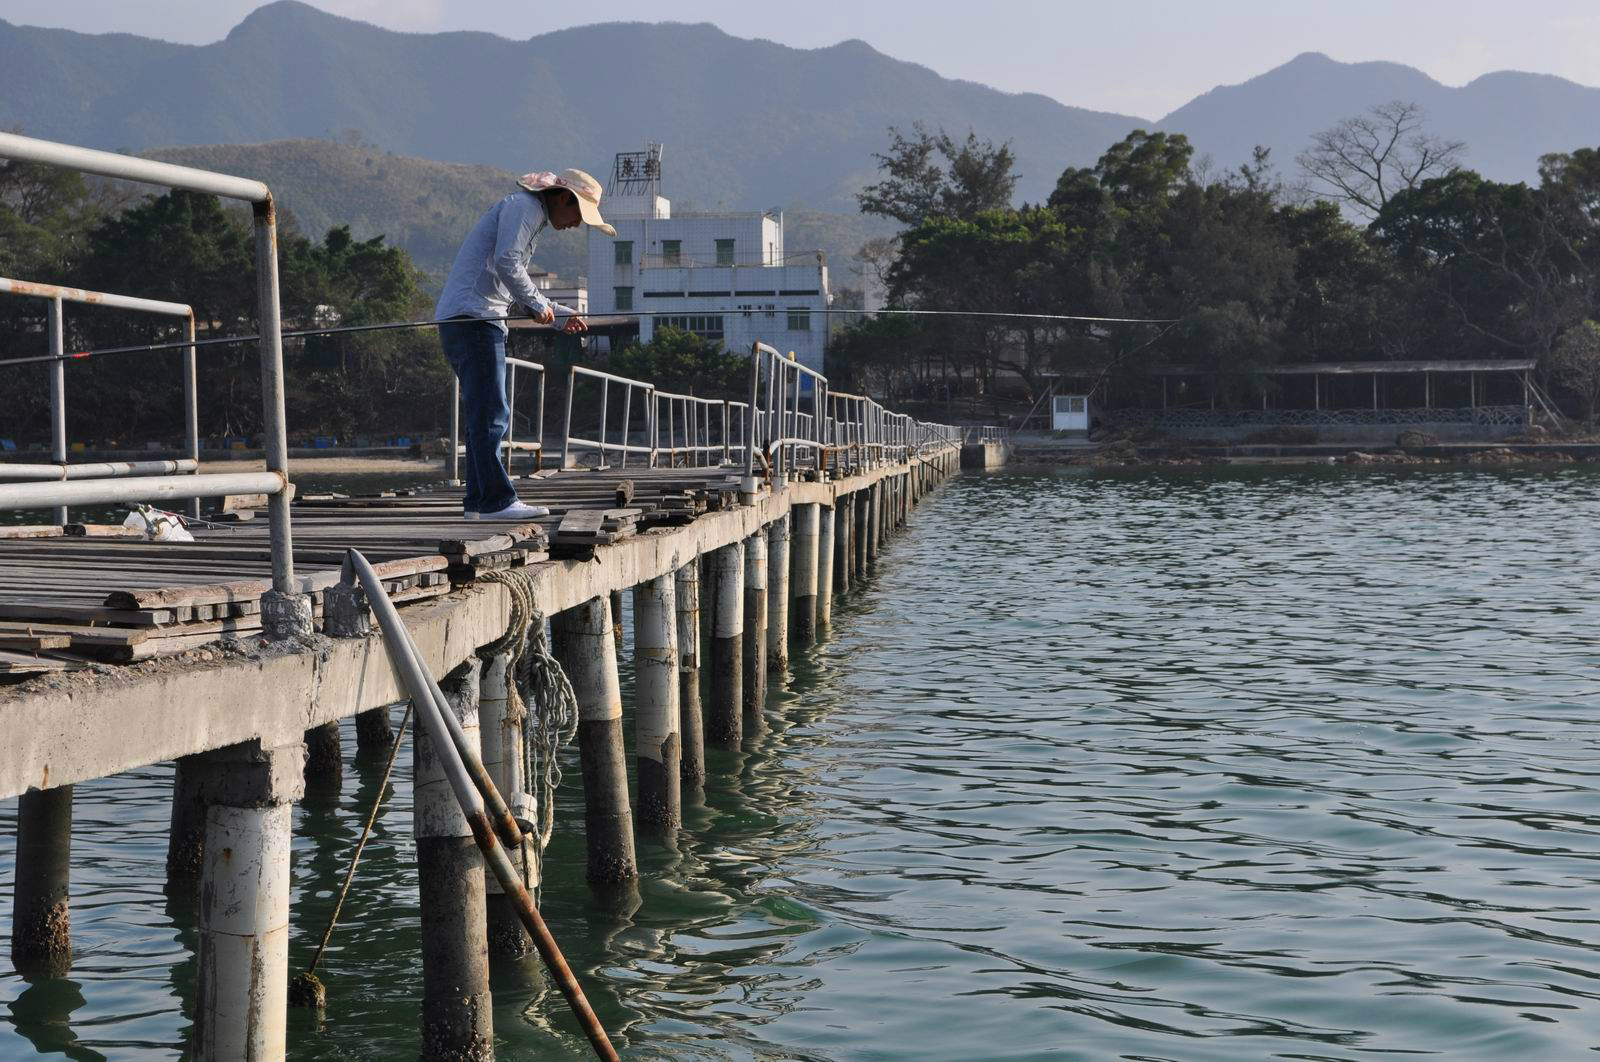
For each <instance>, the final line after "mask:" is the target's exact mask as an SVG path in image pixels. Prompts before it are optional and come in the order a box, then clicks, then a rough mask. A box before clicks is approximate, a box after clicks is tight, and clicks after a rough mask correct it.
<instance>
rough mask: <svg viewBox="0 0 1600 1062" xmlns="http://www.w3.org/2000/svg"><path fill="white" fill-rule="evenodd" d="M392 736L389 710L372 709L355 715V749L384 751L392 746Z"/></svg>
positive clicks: (392, 730)
mask: <svg viewBox="0 0 1600 1062" xmlns="http://www.w3.org/2000/svg"><path fill="white" fill-rule="evenodd" d="M394 736H395V735H394V727H393V726H391V725H390V723H389V709H387V708H373V709H372V710H370V711H366V712H360V713H358V714H357V715H356V748H358V749H386V748H388V747H389V746H390V745H393V744H394Z"/></svg>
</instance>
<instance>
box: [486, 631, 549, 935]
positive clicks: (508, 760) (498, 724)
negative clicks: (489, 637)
mask: <svg viewBox="0 0 1600 1062" xmlns="http://www.w3.org/2000/svg"><path fill="white" fill-rule="evenodd" d="M514 681H515V676H513V675H512V673H511V655H510V654H509V653H496V654H495V655H494V656H491V657H489V658H488V659H487V660H485V661H484V662H483V673H482V678H481V680H480V685H479V689H480V694H479V699H478V742H479V749H480V750H481V754H482V756H483V766H484V769H485V770H486V771H488V772H489V777H490V778H492V779H493V780H494V785H495V788H496V789H498V790H499V791H500V795H501V796H503V797H504V798H505V800H506V803H507V804H508V805H510V807H511V808H512V810H513V812H515V811H516V810H517V807H518V804H519V797H521V796H522V795H523V794H524V791H525V783H524V779H523V771H524V763H523V758H524V746H523V742H522V727H523V721H524V715H523V712H514V711H512V710H511V704H512V702H511V687H512V684H513V683H514ZM529 810H530V816H531V811H532V809H531V808H530V809H529ZM533 843H534V842H533V841H532V840H531V839H524V841H523V844H522V847H521V848H520V849H519V848H511V847H507V848H506V855H507V856H509V857H510V859H511V864H512V865H513V866H514V867H516V868H517V871H518V876H519V878H520V879H521V880H522V883H523V885H524V886H525V887H526V888H528V889H530V890H531V889H533V888H534V887H535V886H537V885H538V884H539V877H538V875H539V870H538V861H537V860H536V859H534V858H533V852H532V850H531V846H532V844H533ZM484 888H485V890H486V895H485V908H484V910H485V922H486V925H487V927H488V939H489V954H490V955H498V956H505V957H510V958H517V957H520V956H523V955H528V954H531V953H532V952H533V938H532V937H530V936H529V935H528V931H527V930H526V929H524V928H523V927H522V919H521V918H519V917H518V915H517V909H516V906H515V905H514V904H513V903H512V901H511V899H510V898H509V897H507V896H506V894H505V890H504V889H503V888H501V886H500V882H499V879H497V878H496V877H495V876H494V875H493V874H485V875H484Z"/></svg>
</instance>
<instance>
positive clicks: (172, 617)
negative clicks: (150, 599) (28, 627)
mask: <svg viewBox="0 0 1600 1062" xmlns="http://www.w3.org/2000/svg"><path fill="white" fill-rule="evenodd" d="M185 618H188V617H185ZM0 619H10V620H24V619H38V620H59V621H62V622H66V623H79V624H95V623H107V624H110V625H112V626H118V627H158V626H160V625H162V624H164V623H173V622H175V621H176V620H177V612H176V610H174V609H148V610H142V609H118V608H101V607H98V606H90V607H85V606H80V605H14V604H10V603H8V602H0Z"/></svg>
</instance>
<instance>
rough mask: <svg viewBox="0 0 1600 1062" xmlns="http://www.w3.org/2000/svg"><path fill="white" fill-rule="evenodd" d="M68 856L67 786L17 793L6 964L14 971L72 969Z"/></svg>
mask: <svg viewBox="0 0 1600 1062" xmlns="http://www.w3.org/2000/svg"><path fill="white" fill-rule="evenodd" d="M71 856H72V786H70V785H63V786H57V787H56V788H55V789H35V790H32V791H31V792H27V793H24V794H22V796H20V797H18V798H17V859H16V866H15V868H14V870H13V877H12V893H11V895H12V904H11V964H12V966H14V967H16V969H17V970H18V971H19V972H22V973H26V974H34V973H38V974H43V975H45V976H47V977H64V976H66V973H67V971H68V970H69V969H70V968H71V967H72V917H71V910H70V894H71V881H72V879H71Z"/></svg>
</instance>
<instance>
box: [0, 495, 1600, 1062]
mask: <svg viewBox="0 0 1600 1062" xmlns="http://www.w3.org/2000/svg"><path fill="white" fill-rule="evenodd" d="M1597 526H1600V474H1597V472H1596V471H1595V470H1591V469H1588V468H1583V467H1579V468H1570V467H1569V468H1560V469H1555V470H1550V471H1538V470H1533V471H1530V470H1526V469H1517V470H1498V471H1497V470H1451V469H1441V468H1425V469H1410V470H1396V471H1383V470H1366V469H1362V470H1347V469H1304V470H1287V471H1286V470H1273V471H1271V472H1252V471H1237V470H1208V469H1201V470H1187V469H1185V470H1171V471H1142V472H1136V473H1127V474H1072V473H1055V472H1043V473H1031V472H1025V471H1015V472H1009V473H1004V474H997V475H989V476H981V477H980V476H967V477H963V478H960V479H958V480H956V481H955V482H953V483H952V484H951V485H950V486H949V487H947V488H945V489H944V490H943V491H942V492H941V493H940V494H939V495H937V496H935V497H934V498H932V499H930V500H929V502H928V504H926V505H924V506H923V507H922V508H921V509H920V510H919V512H918V513H917V515H916V516H915V517H914V519H913V522H912V526H911V529H910V531H909V532H908V533H907V534H905V535H902V536H900V537H898V538H896V539H894V540H893V541H892V542H891V543H890V544H889V546H888V549H887V551H886V553H885V556H884V558H883V560H882V562H881V563H880V564H879V566H878V568H877V571H876V572H875V573H874V574H873V575H872V576H871V577H870V578H869V579H868V580H867V581H866V582H865V583H864V584H863V585H862V586H859V587H857V588H856V589H855V590H854V591H853V592H852V593H851V594H849V595H846V596H845V597H844V598H842V599H840V600H838V601H836V602H835V614H834V615H835V619H834V626H833V629H832V632H831V635H830V639H829V640H828V641H827V642H825V643H824V644H822V645H821V646H819V647H818V648H816V649H815V650H808V651H802V652H797V653H796V654H795V658H794V660H793V664H792V669H791V678H790V681H789V683H788V684H787V687H784V686H782V685H781V684H779V683H776V682H775V683H774V684H773V689H772V691H771V694H770V698H769V704H768V720H769V724H770V725H769V729H767V730H766V731H765V732H764V733H762V734H760V735H759V736H754V737H752V738H751V740H749V741H748V742H747V743H746V747H745V749H744V750H743V751H741V752H737V753H735V752H728V751H723V750H708V760H709V763H708V767H709V770H708V776H709V781H708V786H707V791H706V793H705V794H704V798H703V800H699V801H691V802H690V803H689V804H688V806H687V807H686V808H685V829H684V831H683V833H682V834H681V835H680V837H679V838H678V840H677V842H676V845H675V846H673V847H671V848H668V847H664V846H662V845H661V844H659V843H658V842H653V841H644V840H643V839H641V844H640V858H641V864H642V865H641V870H642V873H643V877H642V880H641V882H640V883H639V886H638V889H637V891H635V892H631V893H628V894H624V895H622V896H606V897H596V896H593V895H592V894H591V893H590V892H589V891H588V889H587V888H586V886H585V885H584V884H583V881H582V875H583V870H582V867H583V841H582V836H581V832H580V830H579V828H578V827H579V824H580V823H581V821H582V816H581V811H582V807H581V795H580V793H579V790H578V787H577V784H576V783H577V777H578V765H577V762H576V758H575V757H574V758H573V759H572V762H570V763H569V764H567V784H566V785H565V786H564V787H563V790H562V793H561V795H560V799H561V808H560V813H559V814H560V817H559V821H560V822H561V823H562V824H563V827H564V829H563V830H562V831H561V832H560V833H558V836H557V840H556V842H555V843H554V845H553V846H552V848H551V850H550V852H549V855H548V882H547V885H546V887H545V890H544V908H545V911H546V915H547V917H548V918H549V920H550V922H551V927H552V929H553V930H554V932H555V934H556V936H557V938H558V939H560V940H561V941H562V943H563V945H564V947H565V948H566V949H567V953H568V957H569V959H570V960H571V962H572V965H573V967H574V969H576V970H577V971H578V973H579V975H580V977H582V978H583V979H584V981H585V984H586V985H587V986H588V988H589V992H590V999H591V1001H592V1002H593V1003H594V1005H595V1007H596V1009H597V1010H598V1011H599V1012H600V1014H601V1016H602V1018H603V1019H604V1020H605V1022H606V1024H607V1026H608V1027H609V1028H610V1029H612V1030H613V1034H614V1036H615V1038H616V1039H617V1040H618V1042H619V1046H624V1049H625V1050H626V1051H629V1052H633V1053H637V1054H642V1055H646V1056H650V1057H657V1056H661V1057H674V1058H693V1059H700V1058H705V1059H711V1058H768V1057H789V1058H980V1057H981V1058H999V1057H1011V1058H1043V1057H1058V1058H1084V1059H1101V1058H1116V1057H1160V1058H1182V1059H1218V1060H1222V1059H1228V1060H1232V1059H1241V1058H1276V1057H1282V1058H1288V1057H1300V1058H1306V1057H1314V1058H1339V1059H1346V1058H1348V1059H1354V1058H1365V1057H1370V1056H1371V1055H1373V1054H1385V1053H1407V1052H1415V1053H1423V1054H1433V1055H1436V1056H1438V1057H1443V1058H1450V1059H1504V1058H1568V1057H1578V1056H1579V1054H1580V1053H1586V1052H1587V1051H1588V1049H1589V1048H1590V1047H1591V1046H1592V1045H1593V1044H1595V1043H1597V1042H1600V1017H1597V1015H1600V1007H1597V1006H1596V1000H1595V998H1594V996H1595V993H1596V989H1595V985H1596V984H1597V983H1600V950H1597V949H1600V925H1597V923H1596V916H1595V915H1594V913H1593V912H1594V911H1595V910H1596V909H1597V908H1600V837H1597V836H1596V831H1595V820H1594V817H1593V815H1594V807H1595V802H1594V785H1595V778H1596V774H1597V771H1600V725H1597V724H1596V722H1595V719H1596V714H1597V712H1596V705H1597V702H1600V688H1597V687H1600V684H1597V682H1596V679H1595V671H1594V666H1595V663H1596V662H1597V659H1600V653H1597V652H1596V650H1595V648H1594V641H1593V639H1594V631H1595V630H1597V629H1600V624H1597V623H1596V619H1597V613H1600V606H1596V605H1595V604H1594V603H1593V602H1592V600H1590V599H1589V597H1588V596H1587V595H1586V593H1585V589H1586V588H1587V587H1588V586H1590V585H1591V584H1592V583H1593V581H1594V579H1595V576H1596V574H1597V573H1596V571H1595V568H1596V565H1597V556H1600V555H1597V552H1596V532H1595V530H1594V528H1596V527H1597ZM624 659H626V657H624ZM624 667H626V665H624ZM624 682H625V683H626V682H627V676H626V674H625V675H624ZM624 695H625V699H626V696H627V691H626V690H625V691H624ZM345 747H346V748H347V749H349V748H353V747H354V739H353V734H349V733H347V734H346V741H345ZM409 760H410V757H409V756H401V757H400V759H399V763H398V765H397V770H396V778H395V783H394V784H395V790H394V792H393V793H392V794H391V796H390V798H389V803H388V805H387V807H386V810H385V812H384V815H383V816H382V817H381V818H380V820H379V823H378V826H377V828H376V832H375V835H374V838H373V841H372V842H371V843H370V844H369V846H368V849H367V854H366V856H365V857H364V859H363V863H362V870H361V873H360V875H359V876H358V878H357V885H356V889H355V891H354V892H353V893H352V898H351V901H350V902H349V903H348V904H347V905H346V908H345V914H344V921H343V923H342V925H341V927H340V930H339V932H338V934H337V935H336V936H335V937H334V943H333V946H332V948H331V949H330V952H329V954H328V955H327V956H326V957H325V958H324V960H323V966H322V972H323V973H324V975H325V979H326V980H327V982H328V984H329V988H330V992H331V997H332V1003H331V1006H330V1009H329V1012H328V1014H327V1017H326V1020H325V1024H323V1025H321V1026H320V1027H319V1026H318V1025H317V1024H316V1020H315V1019H314V1017H313V1016H311V1015H309V1014H306V1013H305V1012H294V1013H292V1015H291V1022H292V1025H291V1029H290V1040H291V1053H292V1055H293V1056H294V1057H296V1058H306V1059H333V1058H389V1057H405V1056H408V1055H410V1054H411V1053H413V1052H414V1050H415V1044H416V1042H417V1028H416V1021H417V1019H416V1014H417V1010H416V1006H417V999H418V995H419V992H420V966H419V959H418V951H419V946H420V944H419V935H418V928H417V922H416V913H415V903H416V879H415V872H414V864H413V856H414V853H413V851H412V844H411V823H410V806H411V802H410V792H409V773H410V772H409ZM381 770H382V762H381V758H373V759H371V760H368V759H366V758H364V757H363V758H362V759H360V760H358V761H357V762H356V763H355V765H354V766H353V767H352V766H351V765H349V764H347V766H346V772H345V778H344V782H343V785H342V787H341V788H340V789H339V790H338V791H337V792H336V793H312V794H308V796H307V799H306V801H305V803H304V804H303V805H302V806H301V807H300V808H299V809H298V810H297V833H296V842H295V843H296V855H295V884H296V894H295V900H294V912H295V944H294V959H293V964H294V965H295V966H296V967H299V968H303V966H304V963H305V961H306V960H307V959H308V958H309V955H310V952H311V950H312V948H313V947H314V946H315V943H316V939H317V937H318V935H319V933H320V931H321V927H322V922H323V919H324V918H325V917H326V914H327V911H328V910H329V908H330V907H331V904H332V902H333V896H334V892H335V890H336V889H337V886H338V877H339V869H340V868H341V867H342V861H343V859H344V857H345V854H346V853H347V852H348V851H349V848H350V846H351V845H352V844H353V843H354V837H355V834H356V832H357V831H358V829H359V816H360V813H361V811H362V810H363V809H364V806H365V804H366V802H367V801H369V800H370V799H371V797H372V794H373V792H374V789H375V787H376V784H377V777H378V775H379V773H380V772H381ZM169 783H170V769H168V768H151V769H149V770H144V771H137V772H131V773H129V774H127V775H123V776H121V777H118V778H114V779H108V780H102V781H98V782H94V783H90V784H85V785H83V786H80V787H79V791H78V801H77V815H78V829H77V832H76V833H75V836H74V850H73V857H74V881H73V892H74V903H73V920H74V935H75V946H76V949H77V954H76V957H75V963H74V966H73V970H72V973H71V977H70V979H63V980H53V981H36V982H32V983H29V982H25V981H23V980H22V979H20V978H18V977H16V976H15V975H13V974H11V973H10V972H9V969H7V970H6V971H5V972H4V973H3V974H0V996H3V997H4V998H6V999H7V1000H9V1005H8V1007H7V1008H6V1009H4V1010H0V1057H6V1058H9V1057H13V1056H18V1057H28V1056H30V1055H31V1054H32V1053H33V1052H34V1051H35V1050H36V1049H37V1050H41V1051H52V1052H57V1053H59V1054H60V1055H62V1056H64V1057H70V1058H98V1057H106V1058H117V1057H133V1056H137V1057H160V1056H162V1055H166V1056H169V1057H174V1056H176V1055H177V1054H178V1051H179V1045H180V1044H181V1043H182V1041H183V1038H184V1034H185V1031H186V1027H187V1022H188V1020H189V1018H188V1012H187V1002H188V1001H187V999H186V997H187V996H188V994H189V991H190V989H189V986H190V984H192V981H193V977H194V969H193V965H192V962H191V960H190V959H189V958H188V956H189V955H190V954H191V952H190V951H189V948H191V947H192V944H193V927H192V924H191V923H190V922H189V921H188V915H187V914H186V908H185V907H184V905H183V904H181V903H179V902H176V901H169V900H168V898H166V897H164V896H163V895H162V892H161V883H162V878H163V875H162V862H163V859H164V854H165V840H166V835H165V824H166V815H167V801H166V796H167V789H166V787H167V786H168V784H169ZM14 813H15V802H7V803H6V804H4V805H3V806H0V836H3V837H4V840H3V841H0V880H6V881H8V880H9V875H10V865H11V859H12V855H13V849H12V838H13V837H14V833H13V832H12V829H11V820H12V818H13V817H14ZM0 896H3V898H0V905H9V899H10V898H9V889H8V888H7V889H5V890H0ZM8 917H9V910H8V907H0V918H8ZM493 987H494V991H495V998H496V1009H497V1013H496V1015H495V1025H496V1032H497V1034H498V1036H499V1038H500V1040H501V1045H500V1056H501V1057H502V1058H511V1059H515V1058H550V1057H573V1058H579V1057H585V1052H586V1049H585V1047H584V1043H583V1040H582V1038H581V1036H580V1035H579V1033H578V1032H577V1030H576V1027H575V1026H574V1025H573V1024H572V1023H571V1020H570V1019H569V1018H568V1016H567V1015H566V1013H565V1008H564V1005H563V1003H562V1002H561V999H560V997H559V995H558V994H557V993H556V992H555V991H554V990H547V989H546V988H545V987H544V983H543V979H542V974H541V973H540V972H539V970H538V969H537V961H536V960H531V961H529V962H525V963H521V964H507V965H503V966H499V967H497V969H496V972H495V979H494V985H493Z"/></svg>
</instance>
